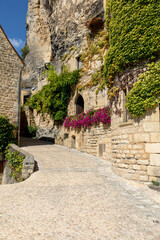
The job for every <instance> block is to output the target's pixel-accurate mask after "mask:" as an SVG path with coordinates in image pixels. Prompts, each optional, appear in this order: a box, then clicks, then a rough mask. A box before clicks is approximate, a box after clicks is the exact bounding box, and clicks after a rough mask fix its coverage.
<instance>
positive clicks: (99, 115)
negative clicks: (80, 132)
mask: <svg viewBox="0 0 160 240" xmlns="http://www.w3.org/2000/svg"><path fill="white" fill-rule="evenodd" d="M99 123H103V124H105V125H109V124H110V123H111V110H110V108H109V107H104V108H100V109H98V110H89V111H88V112H87V113H81V114H78V115H76V116H69V117H67V118H66V119H65V121H64V127H65V128H67V129H68V130H69V129H70V128H81V127H90V126H92V125H94V124H99Z"/></svg>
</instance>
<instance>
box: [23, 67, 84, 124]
mask: <svg viewBox="0 0 160 240" xmlns="http://www.w3.org/2000/svg"><path fill="white" fill-rule="evenodd" d="M45 74H46V75H47V79H48V84H47V85H45V86H43V88H42V90H40V91H39V92H37V93H36V94H35V95H33V96H32V97H31V98H29V99H28V101H27V103H26V105H28V106H29V107H30V108H31V109H37V112H39V113H42V114H44V113H48V114H50V116H51V117H52V118H53V119H54V120H56V121H59V120H63V119H64V118H65V116H66V115H67V107H68V102H69V99H70V96H71V89H72V88H73V87H74V86H75V85H76V84H77V82H78V79H79V77H80V72H79V70H75V71H73V72H69V70H68V69H66V67H64V68H63V70H62V72H61V74H60V75H57V73H56V71H55V70H54V68H53V66H52V65H51V66H49V69H48V70H47V71H46V72H45Z"/></svg>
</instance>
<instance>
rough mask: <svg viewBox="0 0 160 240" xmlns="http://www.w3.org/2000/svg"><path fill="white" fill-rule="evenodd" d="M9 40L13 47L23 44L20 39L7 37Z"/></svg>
mask: <svg viewBox="0 0 160 240" xmlns="http://www.w3.org/2000/svg"><path fill="white" fill-rule="evenodd" d="M9 40H10V42H11V43H12V45H13V46H14V47H15V48H22V47H23V46H24V44H25V42H23V41H22V39H15V38H9Z"/></svg>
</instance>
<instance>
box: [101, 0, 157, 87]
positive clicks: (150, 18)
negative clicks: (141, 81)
mask: <svg viewBox="0 0 160 240" xmlns="http://www.w3.org/2000/svg"><path fill="white" fill-rule="evenodd" d="M159 13H160V1H159V0H108V1H107V11H106V23H107V24H106V25H107V31H108V34H109V49H108V51H107V53H106V56H105V65H104V75H105V81H106V83H107V85H108V87H109V88H111V87H112V86H113V84H114V83H113V77H114V76H115V74H117V73H122V72H123V71H124V69H125V68H126V67H128V66H131V65H133V64H134V63H138V62H140V61H143V60H148V61H153V60H155V59H157V58H158V57H159V56H160V14H159Z"/></svg>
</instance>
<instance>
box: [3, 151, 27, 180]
mask: <svg viewBox="0 0 160 240" xmlns="http://www.w3.org/2000/svg"><path fill="white" fill-rule="evenodd" d="M24 158H25V157H24V156H21V155H20V154H19V152H18V151H15V152H14V151H12V149H10V148H9V147H8V149H7V150H6V152H5V159H6V160H8V165H9V167H10V168H11V175H12V176H13V177H14V178H15V179H16V180H17V181H22V167H23V161H24Z"/></svg>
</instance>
